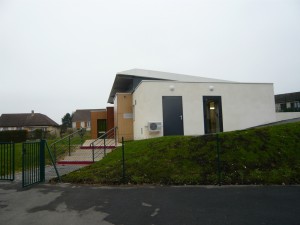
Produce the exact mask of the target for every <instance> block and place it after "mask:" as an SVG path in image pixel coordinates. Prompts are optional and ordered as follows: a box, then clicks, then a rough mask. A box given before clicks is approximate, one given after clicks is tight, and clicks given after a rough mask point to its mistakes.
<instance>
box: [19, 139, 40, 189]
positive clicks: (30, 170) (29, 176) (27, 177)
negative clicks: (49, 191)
mask: <svg viewBox="0 0 300 225" xmlns="http://www.w3.org/2000/svg"><path fill="white" fill-rule="evenodd" d="M45 143H46V141H45V140H40V141H34V142H25V143H23V148H22V186H23V187H27V186H30V185H32V184H35V183H40V182H44V181H45Z"/></svg>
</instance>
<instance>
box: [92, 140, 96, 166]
mask: <svg viewBox="0 0 300 225" xmlns="http://www.w3.org/2000/svg"><path fill="white" fill-rule="evenodd" d="M92 147H93V148H92V152H93V162H95V146H94V143H93V144H92Z"/></svg>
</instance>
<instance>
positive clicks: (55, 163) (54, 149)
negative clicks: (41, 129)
mask: <svg viewBox="0 0 300 225" xmlns="http://www.w3.org/2000/svg"><path fill="white" fill-rule="evenodd" d="M53 147H54V163H55V164H56V161H57V159H56V144H54V146H53Z"/></svg>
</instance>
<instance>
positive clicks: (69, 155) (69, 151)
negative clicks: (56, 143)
mask: <svg viewBox="0 0 300 225" xmlns="http://www.w3.org/2000/svg"><path fill="white" fill-rule="evenodd" d="M69 156H71V136H69Z"/></svg>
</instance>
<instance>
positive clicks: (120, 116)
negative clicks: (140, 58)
mask: <svg viewBox="0 0 300 225" xmlns="http://www.w3.org/2000/svg"><path fill="white" fill-rule="evenodd" d="M108 102H109V103H112V104H114V121H115V126H117V127H118V131H119V133H118V139H119V140H120V138H121V137H124V138H125V139H127V140H132V139H134V140H138V139H147V138H152V137H159V136H168V135H203V134H208V133H216V132H223V131H233V130H240V129H245V128H249V127H254V126H258V125H261V124H267V123H272V122H275V121H276V114H275V101H274V91H273V84H272V83H239V82H233V81H226V80H218V79H210V78H204V77H196V76H187V75H181V74H174V73H165V72H158V71H151V70H141V69H133V70H128V71H124V72H120V73H117V75H116V77H115V81H114V84H113V87H112V89H111V93H110V96H109V99H108Z"/></svg>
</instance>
